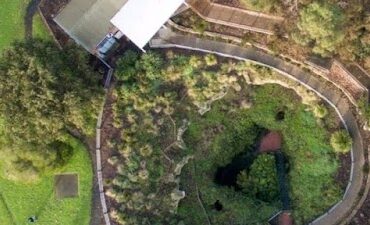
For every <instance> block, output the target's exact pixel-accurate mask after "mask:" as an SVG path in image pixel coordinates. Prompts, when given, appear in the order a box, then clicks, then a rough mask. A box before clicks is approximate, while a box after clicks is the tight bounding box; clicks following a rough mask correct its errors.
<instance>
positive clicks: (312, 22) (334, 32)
mask: <svg viewBox="0 0 370 225" xmlns="http://www.w3.org/2000/svg"><path fill="white" fill-rule="evenodd" d="M344 22H345V16H344V14H343V11H342V10H341V9H340V8H339V7H338V6H337V5H334V4H330V3H325V2H313V3H311V4H309V5H307V6H306V7H305V8H304V9H303V10H302V11H301V12H300V19H299V21H298V24H297V27H298V32H296V33H295V34H294V35H293V38H294V39H295V41H297V42H298V43H300V44H304V45H312V46H313V52H314V53H317V54H320V55H322V56H327V55H330V54H332V53H335V51H336V47H337V46H338V45H339V44H340V43H341V42H342V41H343V39H344V32H343V30H342V28H343V23H344Z"/></svg>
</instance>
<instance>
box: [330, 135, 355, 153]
mask: <svg viewBox="0 0 370 225" xmlns="http://www.w3.org/2000/svg"><path fill="white" fill-rule="evenodd" d="M330 144H331V146H332V147H333V149H334V151H335V152H337V153H346V152H349V151H350V149H351V146H352V139H351V136H350V135H349V133H348V132H347V131H345V130H341V131H336V132H335V133H333V134H332V135H331V138H330Z"/></svg>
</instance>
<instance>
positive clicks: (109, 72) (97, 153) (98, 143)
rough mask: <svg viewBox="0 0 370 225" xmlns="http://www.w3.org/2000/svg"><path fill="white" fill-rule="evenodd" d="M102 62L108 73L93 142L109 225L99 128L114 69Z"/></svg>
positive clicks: (102, 203) (104, 212)
mask: <svg viewBox="0 0 370 225" xmlns="http://www.w3.org/2000/svg"><path fill="white" fill-rule="evenodd" d="M102 62H103V63H104V64H105V65H106V66H107V67H108V68H109V71H108V73H107V78H106V80H105V83H104V90H105V96H104V101H103V103H102V106H101V109H100V112H99V115H98V119H97V122H96V141H95V151H96V171H97V179H98V187H99V195H100V203H101V206H102V211H103V217H104V221H105V225H111V221H110V218H109V214H108V207H107V201H106V199H105V193H104V183H103V173H102V162H101V150H100V149H101V127H102V124H103V114H104V106H105V104H106V101H107V97H108V88H109V84H110V81H111V78H112V75H113V71H114V69H113V68H112V67H111V66H109V65H108V64H107V63H106V62H105V61H103V60H102Z"/></svg>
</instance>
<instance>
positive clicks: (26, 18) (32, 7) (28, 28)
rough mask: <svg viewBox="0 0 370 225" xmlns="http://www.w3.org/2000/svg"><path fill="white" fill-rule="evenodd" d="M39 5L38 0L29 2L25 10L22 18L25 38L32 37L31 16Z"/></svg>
mask: <svg viewBox="0 0 370 225" xmlns="http://www.w3.org/2000/svg"><path fill="white" fill-rule="evenodd" d="M39 4H40V0H31V1H30V3H28V6H27V8H26V15H25V16H24V29H25V32H24V34H25V38H31V37H32V24H33V16H34V15H35V14H36V12H37V6H38V5H39Z"/></svg>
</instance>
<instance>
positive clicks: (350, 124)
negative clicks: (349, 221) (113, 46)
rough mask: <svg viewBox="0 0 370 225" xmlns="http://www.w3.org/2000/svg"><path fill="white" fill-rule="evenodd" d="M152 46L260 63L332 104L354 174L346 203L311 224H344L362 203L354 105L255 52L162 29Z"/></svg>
mask: <svg viewBox="0 0 370 225" xmlns="http://www.w3.org/2000/svg"><path fill="white" fill-rule="evenodd" d="M150 46H151V47H152V48H182V49H188V50H195V51H200V52H205V53H213V54H217V55H220V56H224V57H228V58H234V59H237V60H243V61H251V62H254V63H256V64H259V65H262V66H266V67H269V68H271V69H273V70H275V71H277V72H279V73H280V74H283V75H284V76H286V77H288V78H290V79H292V80H294V81H296V82H298V83H300V84H301V85H303V86H305V87H306V88H308V89H309V90H311V91H313V92H315V93H316V94H317V95H319V96H320V97H321V98H322V99H324V100H325V101H326V102H328V104H330V105H331V106H332V107H333V108H334V109H335V111H336V112H337V114H338V116H339V117H340V119H341V121H342V122H343V125H344V127H345V128H346V129H347V130H348V131H349V133H350V134H351V136H352V138H353V146H352V149H351V174H350V180H349V182H348V185H347V188H346V191H345V194H344V196H343V198H342V200H341V201H339V202H338V203H337V204H336V205H334V206H333V207H332V208H330V209H329V210H328V211H327V212H326V213H325V214H323V215H322V216H320V217H319V218H317V219H315V220H314V221H312V222H311V223H310V224H312V225H334V224H338V223H339V222H341V221H342V220H343V219H344V218H348V216H349V215H350V213H351V211H352V209H353V208H354V207H355V205H356V203H357V202H358V198H359V195H360V193H361V186H362V184H363V177H364V176H363V175H364V171H363V170H362V167H363V165H364V162H365V158H364V148H363V142H362V137H361V133H360V129H359V127H358V125H357V121H356V118H355V117H354V115H353V114H352V112H351V110H350V105H349V104H348V102H347V101H346V98H344V97H343V96H342V95H340V94H338V93H337V92H336V91H335V90H333V89H332V88H328V87H326V86H324V85H323V84H322V82H320V80H319V79H318V78H317V77H315V76H312V75H310V74H307V73H306V72H304V71H303V70H302V69H300V68H299V67H297V66H294V65H291V64H290V63H288V62H285V61H283V60H282V59H279V58H277V57H274V56H271V55H268V54H266V53H262V52H260V51H257V50H255V49H251V48H241V47H239V46H236V45H232V44H228V43H222V42H218V41H212V40H204V39H201V38H197V37H193V36H184V35H180V34H176V33H174V32H172V31H170V30H168V29H162V30H161V31H160V32H159V33H158V36H157V37H155V38H154V39H152V41H151V42H150ZM363 194H366V193H363Z"/></svg>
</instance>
